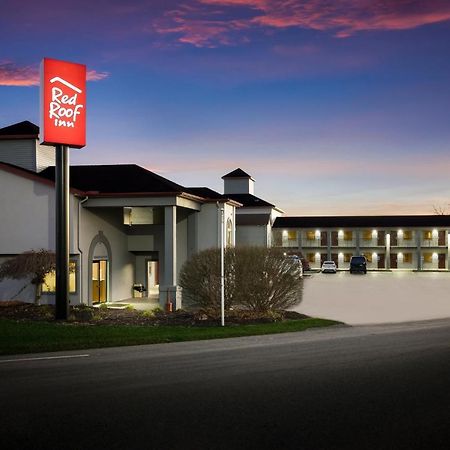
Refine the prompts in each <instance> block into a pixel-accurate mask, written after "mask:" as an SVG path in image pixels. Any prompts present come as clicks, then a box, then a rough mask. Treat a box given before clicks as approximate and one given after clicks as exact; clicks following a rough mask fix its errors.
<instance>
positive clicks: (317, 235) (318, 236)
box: [314, 230, 320, 239]
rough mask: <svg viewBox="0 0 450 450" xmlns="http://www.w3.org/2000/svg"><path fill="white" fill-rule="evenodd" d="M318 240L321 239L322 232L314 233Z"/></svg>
mask: <svg viewBox="0 0 450 450" xmlns="http://www.w3.org/2000/svg"><path fill="white" fill-rule="evenodd" d="M314 234H315V237H316V239H320V230H316V232H315V233H314Z"/></svg>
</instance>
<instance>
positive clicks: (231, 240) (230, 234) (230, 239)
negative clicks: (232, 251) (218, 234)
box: [227, 219, 233, 247]
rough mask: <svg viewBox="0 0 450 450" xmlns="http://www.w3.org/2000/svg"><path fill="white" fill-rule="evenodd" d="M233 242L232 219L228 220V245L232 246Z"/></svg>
mask: <svg viewBox="0 0 450 450" xmlns="http://www.w3.org/2000/svg"><path fill="white" fill-rule="evenodd" d="M232 244H233V223H232V222H231V219H228V220H227V247H231V245H232Z"/></svg>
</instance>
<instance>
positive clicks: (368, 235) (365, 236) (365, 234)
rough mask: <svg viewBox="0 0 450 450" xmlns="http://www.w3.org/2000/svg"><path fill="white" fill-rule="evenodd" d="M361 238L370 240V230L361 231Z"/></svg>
mask: <svg viewBox="0 0 450 450" xmlns="http://www.w3.org/2000/svg"><path fill="white" fill-rule="evenodd" d="M363 239H364V240H365V241H371V240H372V230H364V231H363Z"/></svg>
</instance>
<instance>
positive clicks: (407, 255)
mask: <svg viewBox="0 0 450 450" xmlns="http://www.w3.org/2000/svg"><path fill="white" fill-rule="evenodd" d="M403 262H404V263H407V264H411V263H412V253H403Z"/></svg>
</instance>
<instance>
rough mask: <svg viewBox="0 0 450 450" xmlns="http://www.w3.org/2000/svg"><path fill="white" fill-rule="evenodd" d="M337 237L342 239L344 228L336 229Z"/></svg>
mask: <svg viewBox="0 0 450 450" xmlns="http://www.w3.org/2000/svg"><path fill="white" fill-rule="evenodd" d="M338 237H339V239H342V238H343V237H344V230H339V231H338Z"/></svg>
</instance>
